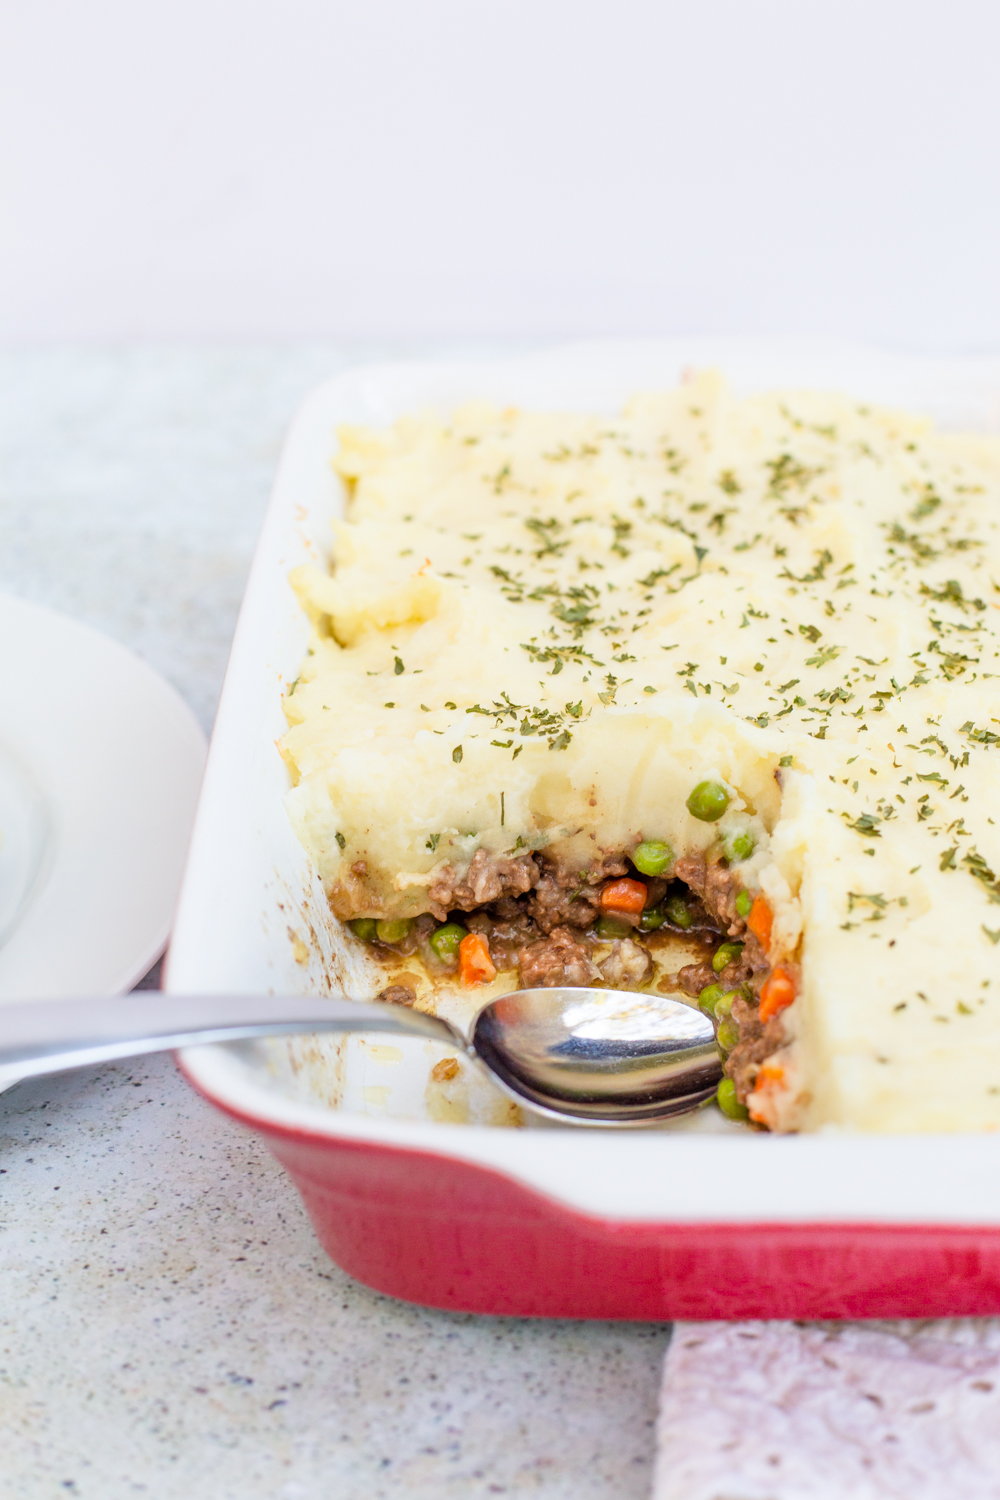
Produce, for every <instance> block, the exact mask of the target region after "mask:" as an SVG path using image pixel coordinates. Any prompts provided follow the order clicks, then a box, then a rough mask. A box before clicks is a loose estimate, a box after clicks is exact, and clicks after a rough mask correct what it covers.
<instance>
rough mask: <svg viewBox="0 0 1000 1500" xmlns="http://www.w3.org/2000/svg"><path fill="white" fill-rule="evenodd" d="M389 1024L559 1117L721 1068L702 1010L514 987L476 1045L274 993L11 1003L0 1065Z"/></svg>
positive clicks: (18, 1071) (621, 1113)
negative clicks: (442, 1048)
mask: <svg viewBox="0 0 1000 1500" xmlns="http://www.w3.org/2000/svg"><path fill="white" fill-rule="evenodd" d="M320 1031H340V1032H344V1031H367V1032H372V1031H390V1032H397V1033H398V1032H402V1033H404V1034H406V1035H411V1036H421V1037H424V1038H426V1039H429V1040H433V1041H443V1042H446V1043H447V1044H448V1046H449V1047H453V1048H454V1049H455V1050H456V1051H460V1052H462V1053H464V1054H465V1055H466V1056H468V1057H470V1058H473V1059H475V1060H477V1061H478V1062H479V1063H480V1064H482V1065H483V1066H484V1067H485V1068H486V1069H487V1070H488V1071H489V1073H490V1075H491V1076H492V1078H493V1079H494V1080H495V1082H496V1083H498V1084H499V1085H500V1087H501V1088H502V1089H504V1091H505V1092H506V1093H508V1094H511V1095H512V1096H513V1097H514V1098H515V1099H517V1101H518V1103H519V1104H522V1105H524V1106H525V1107H526V1108H527V1109H530V1110H532V1111H534V1112H535V1113H536V1114H541V1115H546V1116H548V1117H549V1118H554V1119H560V1120H566V1121H572V1122H574V1123H576V1124H591V1125H644V1124H648V1123H650V1122H652V1121H655V1120H662V1119H666V1118H668V1117H669V1116H671V1115H678V1114H684V1113H686V1112H687V1111H688V1110H691V1109H696V1108H697V1107H698V1105H700V1104H703V1103H704V1102H705V1101H706V1100H707V1099H710V1098H711V1097H712V1095H713V1094H714V1092H715V1088H716V1085H717V1083H718V1081H719V1079H720V1077H721V1076H722V1067H721V1064H720V1061H719V1053H718V1049H717V1048H716V1045H715V1034H714V1028H713V1026H712V1023H711V1021H710V1020H709V1019H708V1017H707V1016H705V1015H703V1014H702V1012H701V1011H699V1010H696V1009H695V1008H694V1007H693V1006H691V1005H685V1004H683V1003H682V1002H681V1001H678V1000H670V999H667V998H665V997H663V996H658V995H646V994H634V993H631V992H628V991H624V990H600V989H537V990H515V991H513V992H512V993H511V994H508V995H501V996H500V997H499V998H498V999H496V1000H491V1001H490V1002H489V1004H487V1005H485V1006H484V1007H483V1009H482V1010H481V1011H480V1012H479V1014H478V1015H477V1016H476V1018H475V1021H474V1023H473V1027H472V1036H471V1039H470V1040H469V1041H466V1039H465V1038H464V1037H463V1036H462V1035H461V1033H460V1032H459V1031H457V1030H456V1029H455V1027H453V1026H451V1025H449V1023H448V1022H447V1021H444V1020H441V1018H440V1017H438V1016H427V1015H424V1014H423V1012H421V1011H418V1010H410V1009H408V1008H407V1007H405V1006H402V1005H388V1004H385V1003H383V1002H362V1001H358V1000H338V999H310V998H308V997H301V998H299V997H288V998H282V997H275V996H271V995H240V996H229V995H169V994H162V993H160V992H158V991H141V992H139V993H136V994H132V995H123V996H120V997H118V998H115V999H110V1000H109V999H92V1000H32V1001H26V1002H16V1003H13V1004H6V1005H0V1073H6V1074H8V1075H11V1074H13V1075H15V1076H16V1077H19V1078H28V1077H34V1076H37V1075H39V1074H43V1073H58V1072H61V1071H62V1070H64V1069H66V1068H79V1067H83V1066H84V1065H86V1064H88V1063H98V1062H107V1061H109V1060H111V1059H113V1058H118V1057H135V1056H138V1055H139V1054H141V1053H145V1052H163V1051H169V1050H172V1049H173V1048H175V1047H193V1046H200V1045H202V1044H203V1043H206V1042H231V1041H237V1040H240V1039H244V1038H248V1037H258V1036H282V1035H288V1034H290V1033H294V1032H307V1033H308V1032H320Z"/></svg>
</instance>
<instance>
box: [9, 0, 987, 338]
mask: <svg viewBox="0 0 1000 1500" xmlns="http://www.w3.org/2000/svg"><path fill="white" fill-rule="evenodd" d="M998 78H1000V5H998V4H997V3H996V0H86V3H80V0H0V339H4V340H6V341H8V342H12V341H13V342H16V341H23V340H28V341H31V340H54V339H80V338H83V339H95V338H96V339H124V338H137V337H154V338H158V337H166V338H188V337H205V338H218V337H222V338H230V337H233V338H259V337H265V338H267V337H279V338H283V337H296V336H309V337H316V336H331V335H332V336H338V335H340V336H345V335H346V336H359V335H360V336H365V335H368V336H372V335H374V336H389V337H404V338H405V337H422V336H428V335H430V336H440V335H443V336H454V335H459V336H461V335H486V336H496V335H500V336H523V335H528V336H532V335H549V334H557V335H558V334H563V333H601V332H623V333H642V332H684V331H704V332H712V331H722V332H737V333H739V332H746V333H754V332H778V333H812V334H844V335H854V336H861V337H867V338H871V339H875V340H879V341H881V342H883V343H889V344H894V345H896V346H900V347H908V348H920V347H922V348H939V349H953V350H964V349H983V348H990V347H992V348H994V349H996V348H1000V82H998Z"/></svg>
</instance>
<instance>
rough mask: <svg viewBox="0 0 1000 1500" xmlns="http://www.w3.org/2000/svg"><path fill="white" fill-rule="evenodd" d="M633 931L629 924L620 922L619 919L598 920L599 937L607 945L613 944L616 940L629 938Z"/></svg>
mask: <svg viewBox="0 0 1000 1500" xmlns="http://www.w3.org/2000/svg"><path fill="white" fill-rule="evenodd" d="M632 931H633V929H632V928H631V927H630V926H629V924H628V923H627V922H619V920H618V918H617V917H598V919H597V936H598V937H599V938H600V939H601V940H602V941H603V942H605V943H611V942H613V941H614V939H615V938H626V937H629V936H630V934H631V933H632Z"/></svg>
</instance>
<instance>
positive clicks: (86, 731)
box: [0, 595, 205, 1024]
mask: <svg viewBox="0 0 1000 1500" xmlns="http://www.w3.org/2000/svg"><path fill="white" fill-rule="evenodd" d="M204 762H205V737H204V735H203V734H202V731H201V729H200V727H199V725H198V723H197V721H196V719H195V718H194V715H193V714H192V713H191V711H190V709H189V708H188V707H187V705H186V704H185V703H184V701H183V699H182V698H181V697H180V696H179V694H178V693H176V692H175V691H174V689H173V688H172V687H170V685H169V684H168V683H166V682H164V680H163V678H162V677H159V676H158V675H157V674H156V673H155V672H154V671H153V670H152V668H151V667H148V666H146V664H145V663H144V662H142V661H140V660H139V658H138V657H136V656H133V655H132V653H131V652H130V651H126V650H125V648H124V647H123V646H119V645H117V644H116V642H114V641H111V640H108V639H107V638H106V637H105V636H103V635H99V634H98V632H97V631H96V630H91V629H90V628H89V627H88V626H86V625H80V624H78V623H77V622H76V621H74V620H69V619H67V618H66V617H65V616H63V615H59V614H56V613H54V612H53V611H52V610H49V609H43V608H41V607H39V606H38V605H36V604H27V603H25V602H24V601H23V600H20V599H13V598H10V597H8V596H4V595H0V1002H2V1001H5V1000H36V999H38V1000H41V999H48V998H53V997H58V996H64V995H65V996H71V995H81V996H84V995H115V994H121V993H123V992H124V991H126V990H128V989H130V988H131V987H132V985H133V984H135V982H136V981H137V980H138V979H141V978H142V976H143V974H145V973H146V971H147V969H149V968H150V966H151V965H152V964H153V963H155V961H156V959H157V958H158V957H159V955H160V954H161V953H162V951H163V948H164V946H165V944H166V940H167V936H168V934H169V931H170V923H171V919H172V917H173V911H174V905H175V902H176V899H177V891H178V888H179V886H180V879H181V872H182V869H183V865H184V857H185V854H186V852H187V844H188V838H189V835H190V830H191V824H192V821H193V818H194V809H195V804H196V802H197V797H198V788H199V786H200V784H201V775H202V770H203V768H204ZM0 1024H2V1022H0Z"/></svg>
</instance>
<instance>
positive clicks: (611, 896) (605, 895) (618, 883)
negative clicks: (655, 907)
mask: <svg viewBox="0 0 1000 1500" xmlns="http://www.w3.org/2000/svg"><path fill="white" fill-rule="evenodd" d="M647 895H648V892H647V890H646V887H645V886H644V885H643V883H642V881H641V880H612V881H610V882H609V883H608V884H607V885H606V886H605V887H604V889H603V890H602V891H601V906H602V908H603V909H604V911H627V912H631V913H632V914H633V915H634V916H639V914H640V912H642V911H643V910H644V909H645V906H646V896H647Z"/></svg>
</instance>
